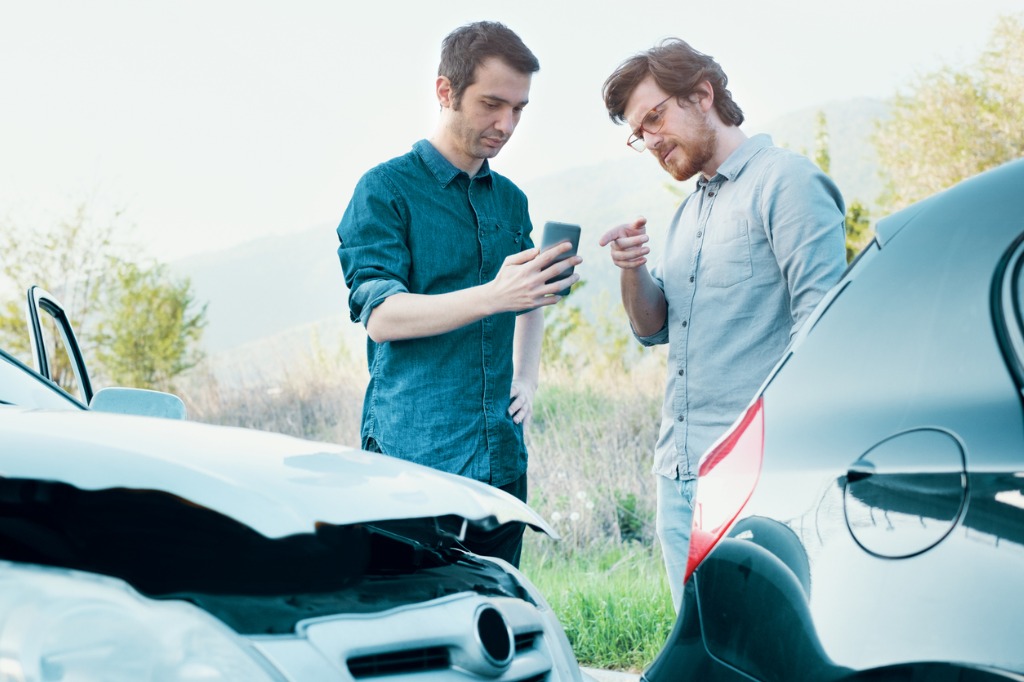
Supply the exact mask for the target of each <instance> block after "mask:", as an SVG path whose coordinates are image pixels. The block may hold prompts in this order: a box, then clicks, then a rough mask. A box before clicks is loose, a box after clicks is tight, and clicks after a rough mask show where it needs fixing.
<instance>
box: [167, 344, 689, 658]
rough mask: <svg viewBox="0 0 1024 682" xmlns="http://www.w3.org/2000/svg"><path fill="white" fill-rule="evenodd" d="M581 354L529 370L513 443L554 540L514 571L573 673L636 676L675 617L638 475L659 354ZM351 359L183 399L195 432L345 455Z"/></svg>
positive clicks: (644, 476) (215, 386) (647, 451)
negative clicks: (522, 444) (204, 426)
mask: <svg viewBox="0 0 1024 682" xmlns="http://www.w3.org/2000/svg"><path fill="white" fill-rule="evenodd" d="M588 345H589V346H590V348H591V349H592V350H591V352H589V353H579V352H574V353H573V354H572V355H571V357H567V356H562V357H558V358H555V359H554V360H553V361H548V362H546V364H545V365H544V368H543V369H542V377H541V386H540V389H539V390H538V393H537V397H536V400H535V406H534V417H533V421H532V422H531V423H530V425H529V426H528V428H527V431H526V434H527V446H528V449H529V452H530V464H529V476H530V505H531V506H532V507H533V508H534V509H535V510H537V511H538V512H539V513H540V514H541V515H542V516H544V517H545V518H546V519H547V520H548V521H549V522H550V523H551V525H552V526H553V527H554V528H555V529H556V530H557V531H558V533H559V534H560V535H561V539H560V540H559V541H557V542H556V541H553V540H551V539H550V538H548V537H546V536H543V535H540V534H536V533H532V532H529V531H528V532H527V534H526V541H525V545H524V552H523V562H522V568H523V571H524V573H526V575H527V576H528V577H529V578H530V579H531V580H533V581H534V582H535V583H536V584H537V585H538V586H539V587H540V588H541V590H542V591H543V593H544V595H545V597H546V598H547V599H548V601H549V602H550V603H551V605H552V608H553V609H554V610H555V612H556V613H557V614H558V615H559V618H560V620H561V621H562V623H563V625H564V626H565V629H566V633H567V634H568V636H569V639H570V641H571V642H572V644H573V647H574V649H575V651H576V654H577V657H578V658H579V660H580V662H581V664H583V665H588V666H594V667H602V668H615V669H623V670H638V669H640V668H642V667H643V666H644V665H646V664H647V663H649V662H650V661H651V660H653V658H654V656H655V655H656V654H657V653H658V651H659V650H660V648H661V646H662V644H663V643H664V641H665V638H666V636H667V634H668V632H669V629H670V628H671V626H672V624H673V621H674V618H675V616H674V612H673V610H672V605H671V598H670V596H669V590H668V587H667V585H666V583H665V577H664V570H663V568H662V560H661V553H660V550H659V548H658V547H657V545H656V540H655V534H654V506H655V488H654V480H653V476H652V474H651V473H650V466H651V451H652V448H653V444H654V441H655V438H656V436H657V429H658V420H659V411H660V405H661V400H662V388H663V386H664V355H663V354H659V353H656V352H654V353H652V352H649V351H648V352H646V353H645V354H641V355H638V356H637V357H635V358H631V359H630V361H629V362H625V361H624V359H623V357H622V356H621V355H619V356H615V357H609V356H608V355H606V354H604V353H602V352H601V349H600V348H598V347H597V346H596V345H591V344H588ZM632 352H635V351H632ZM355 355H356V354H355V353H351V352H348V351H346V350H345V349H344V347H342V346H341V345H338V346H334V347H325V346H321V345H316V344H314V349H313V350H312V351H311V352H310V353H309V355H308V356H306V357H304V358H301V359H297V358H294V357H290V358H288V360H289V363H288V365H287V367H286V368H285V367H281V368H278V369H277V371H274V372H271V371H269V370H270V368H267V369H265V370H264V371H263V372H259V373H254V372H249V373H248V375H247V377H246V378H245V379H244V380H241V379H235V380H233V381H231V382H225V381H224V380H223V379H218V378H216V377H215V376H213V374H212V373H209V372H207V373H205V374H203V373H195V374H193V376H192V377H191V380H190V381H189V382H188V383H187V384H186V385H185V386H183V389H184V390H183V391H182V393H183V397H184V398H185V400H186V403H187V404H188V407H189V412H190V414H191V416H192V418H193V419H196V420H200V421H207V422H212V423H220V424H230V425H237V426H247V427H254V428H260V429H264V430H269V431H277V432H282V433H288V434H292V435H297V436H303V437H306V438H311V439H314V440H322V441H328V442H336V443H342V444H348V445H357V444H358V442H359V420H360V413H361V409H362V397H363V391H364V389H365V387H366V369H365V364H364V362H363V360H362V359H361V358H358V359H356V358H354V356H355ZM627 366H628V369H627Z"/></svg>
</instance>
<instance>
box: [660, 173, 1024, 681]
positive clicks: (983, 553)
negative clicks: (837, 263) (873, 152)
mask: <svg viewBox="0 0 1024 682" xmlns="http://www.w3.org/2000/svg"><path fill="white" fill-rule="evenodd" d="M876 231H877V236H876V238H875V239H874V241H873V242H872V243H871V244H870V245H869V246H868V247H867V248H866V249H865V251H864V252H863V253H862V254H861V255H860V256H859V257H858V258H857V259H856V260H855V261H854V263H853V264H852V265H851V266H850V268H849V269H848V270H847V272H846V274H845V275H844V276H843V278H842V280H841V281H840V282H839V283H838V284H837V285H836V287H835V288H833V290H832V291H831V292H830V293H829V294H828V295H827V296H826V297H825V299H824V300H823V301H822V302H821V304H820V305H819V306H818V308H817V310H816V311H815V314H814V315H813V316H812V318H811V320H809V322H808V323H807V324H806V325H805V327H804V328H803V330H802V331H801V332H800V333H799V334H798V335H797V337H796V338H795V339H794V341H793V343H792V344H791V346H790V348H789V349H788V350H787V352H786V354H785V356H784V357H783V358H782V360H781V361H780V362H779V363H778V365H777V366H776V368H775V370H774V371H773V372H772V374H771V376H769V378H768V379H767V380H766V381H765V383H764V385H763V386H762V389H761V390H760V391H759V392H758V395H757V396H756V397H755V398H754V399H753V401H752V402H751V404H750V407H749V408H748V410H747V411H746V413H745V414H744V415H742V416H741V417H740V418H739V419H738V420H737V421H736V423H735V424H734V425H733V427H732V429H731V430H730V431H729V432H728V433H727V434H725V435H724V436H723V437H722V438H721V439H720V440H719V441H718V442H717V443H716V444H715V446H713V447H712V448H711V449H709V451H708V452H707V453H706V454H705V455H704V457H703V458H702V461H701V466H700V480H699V484H698V492H697V500H696V505H695V518H694V529H693V532H694V535H693V541H692V545H691V548H690V565H689V571H690V572H689V573H688V579H687V582H686V585H685V589H684V597H683V605H682V609H681V611H680V614H679V618H678V621H677V623H676V626H675V629H674V631H673V633H672V635H671V637H670V639H669V642H668V643H667V644H666V646H665V648H664V649H663V651H662V652H661V654H660V655H659V657H658V658H657V659H656V661H655V662H654V663H653V664H652V665H651V666H650V667H649V668H648V669H647V670H646V671H645V673H644V675H645V677H646V679H647V680H649V681H650V682H661V681H662V680H666V681H667V680H751V679H753V680H779V681H786V682H794V681H796V682H799V681H801V680H808V681H810V680H813V681H815V682H818V681H822V680H825V681H827V680H860V679H872V680H876V679H877V680H938V681H940V682H941V681H943V680H1007V679H1013V680H1024V608H1022V607H1024V411H1022V390H1024V324H1022V318H1024V310H1022V293H1024V274H1022V270H1024V160H1019V161H1015V162H1011V163H1009V164H1006V165H1004V166H1002V167H999V168H997V169H994V170H991V171H988V172H986V173H983V174H981V175H979V176H977V177H974V178H972V179H969V180H966V181H964V182H962V183H960V184H959V185H957V186H956V187H953V188H951V189H949V190H946V191H944V192H942V193H939V194H937V195H935V196H933V197H931V198H928V199H926V200H924V201H921V202H919V203H917V204H915V205H913V206H910V207H909V208H906V209H904V210H902V211H900V212H899V213H896V214H894V215H892V216H889V217H888V218H886V219H884V220H882V221H880V222H879V223H878V225H877V230H876Z"/></svg>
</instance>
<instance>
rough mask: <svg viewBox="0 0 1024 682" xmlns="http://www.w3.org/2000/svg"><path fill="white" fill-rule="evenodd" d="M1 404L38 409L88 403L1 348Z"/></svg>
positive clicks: (68, 407)
mask: <svg viewBox="0 0 1024 682" xmlns="http://www.w3.org/2000/svg"><path fill="white" fill-rule="evenodd" d="M0 404H5V405H19V406H21V407H30V408H36V409H49V410H81V409H85V408H84V406H83V405H82V404H81V403H79V402H78V401H76V400H75V399H74V398H72V397H71V396H69V395H68V394H66V393H64V392H63V391H61V390H60V389H59V388H57V387H56V386H54V385H53V384H51V383H50V382H48V381H47V380H46V379H44V378H43V377H41V376H39V375H38V374H37V373H35V372H34V371H32V370H31V369H29V368H28V367H26V366H25V365H23V364H22V363H20V362H19V361H18V360H16V359H15V358H13V357H11V356H10V355H8V354H7V353H6V352H5V351H3V350H2V349H0Z"/></svg>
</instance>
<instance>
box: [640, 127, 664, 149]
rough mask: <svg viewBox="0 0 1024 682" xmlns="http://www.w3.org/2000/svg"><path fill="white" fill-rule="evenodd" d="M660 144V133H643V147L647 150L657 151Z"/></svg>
mask: <svg viewBox="0 0 1024 682" xmlns="http://www.w3.org/2000/svg"><path fill="white" fill-rule="evenodd" d="M659 144H661V133H651V132H648V131H646V130H645V131H644V146H645V147H647V148H648V149H657V148H658V145H659Z"/></svg>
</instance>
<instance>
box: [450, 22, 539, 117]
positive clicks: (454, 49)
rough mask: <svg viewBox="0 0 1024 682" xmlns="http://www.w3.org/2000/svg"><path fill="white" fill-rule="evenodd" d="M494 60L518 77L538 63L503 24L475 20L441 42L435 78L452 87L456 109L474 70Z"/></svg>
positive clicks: (534, 67)
mask: <svg viewBox="0 0 1024 682" xmlns="http://www.w3.org/2000/svg"><path fill="white" fill-rule="evenodd" d="M491 57H497V58H498V59H500V60H501V61H503V62H505V63H506V64H508V65H509V66H510V67H511V68H512V69H514V70H516V71H518V72H519V73H521V74H525V75H529V74H532V73H535V72H537V71H539V70H540V62H538V61H537V58H536V57H535V56H534V55H533V52H530V49H529V48H528V47H526V45H525V44H524V43H523V41H522V39H521V38H520V37H519V36H518V35H516V34H515V33H514V32H513V31H512V30H511V29H509V28H508V27H507V26H505V25H504V24H501V23H498V22H496V21H478V22H475V23H472V24H466V25H465V26H460V27H459V28H457V29H455V30H454V31H452V32H451V33H449V34H448V35H447V36H445V38H444V40H443V41H442V42H441V63H440V64H439V65H438V67H437V75H438V76H444V77H446V78H447V79H448V81H449V82H450V83H451V85H452V104H453V106H454V107H455V108H456V109H458V108H459V104H460V103H461V102H462V93H464V92H465V91H466V88H468V87H469V86H470V85H472V84H473V83H474V79H475V77H476V67H478V66H480V65H481V64H483V63H484V62H485V61H486V60H487V59H489V58H491Z"/></svg>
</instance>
